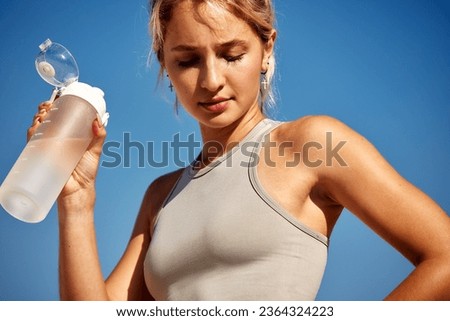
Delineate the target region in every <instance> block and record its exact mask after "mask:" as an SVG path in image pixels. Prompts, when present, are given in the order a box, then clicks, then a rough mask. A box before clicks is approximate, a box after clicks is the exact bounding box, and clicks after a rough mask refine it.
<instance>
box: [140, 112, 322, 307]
mask: <svg viewBox="0 0 450 321" xmlns="http://www.w3.org/2000/svg"><path fill="white" fill-rule="evenodd" d="M278 124H279V123H278V122H275V121H273V120H269V119H265V120H263V121H261V122H260V123H259V124H258V125H257V126H256V127H255V128H253V129H252V130H251V132H250V133H249V134H248V135H247V136H246V137H245V138H244V140H243V141H242V142H241V143H240V144H239V145H237V146H236V147H234V148H233V149H232V150H230V151H229V152H228V153H226V154H224V155H223V156H222V157H220V158H219V159H217V160H216V161H214V162H213V163H211V164H210V165H209V166H207V167H205V168H202V169H200V170H195V169H194V167H193V166H189V167H187V168H186V169H185V170H184V171H183V173H182V174H181V176H180V178H179V181H178V182H177V184H176V185H175V187H174V188H173V190H172V191H171V193H170V194H169V196H168V197H167V199H166V201H165V203H164V204H163V207H162V209H161V210H160V212H159V214H158V217H157V221H156V223H155V227H154V231H153V236H152V241H151V243H150V247H149V249H148V252H147V255H146V258H145V261H144V275H145V282H146V284H147V287H148V289H149V291H150V293H151V294H152V296H153V297H154V298H155V299H156V300H180V301H185V300H218V301H224V300H314V299H315V297H316V294H317V291H318V289H319V286H320V283H321V280H322V276H323V272H324V270H325V265H326V260H327V243H328V240H327V238H326V237H325V236H324V235H322V234H319V233H317V232H314V231H312V230H311V229H309V228H308V227H306V226H305V225H303V224H302V223H301V222H299V221H298V220H296V219H295V218H294V217H293V216H291V215H290V214H289V213H287V212H286V211H285V210H283V208H281V207H280V205H278V204H277V203H276V202H275V201H274V200H273V199H272V198H271V197H270V196H269V195H268V194H267V193H266V192H264V189H263V187H262V186H261V184H260V183H259V180H258V176H257V172H256V162H255V161H256V160H258V159H259V158H258V155H259V151H260V148H261V144H260V143H261V141H262V139H263V137H264V136H266V134H268V133H269V132H270V131H271V130H272V129H274V128H275V127H276V126H277V125H278Z"/></svg>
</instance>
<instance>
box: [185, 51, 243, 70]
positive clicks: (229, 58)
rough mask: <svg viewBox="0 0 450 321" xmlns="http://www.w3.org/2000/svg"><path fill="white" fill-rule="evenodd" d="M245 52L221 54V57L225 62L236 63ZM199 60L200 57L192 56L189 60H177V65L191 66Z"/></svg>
mask: <svg viewBox="0 0 450 321" xmlns="http://www.w3.org/2000/svg"><path fill="white" fill-rule="evenodd" d="M244 55H245V53H243V54H239V55H236V56H223V57H222V58H223V59H225V61H226V62H227V64H231V63H236V62H239V61H241V60H242V58H244ZM199 61H200V58H197V57H195V58H192V59H189V60H185V61H184V60H181V61H178V66H179V67H181V68H189V67H193V66H195V65H196V64H197V63H198V62H199Z"/></svg>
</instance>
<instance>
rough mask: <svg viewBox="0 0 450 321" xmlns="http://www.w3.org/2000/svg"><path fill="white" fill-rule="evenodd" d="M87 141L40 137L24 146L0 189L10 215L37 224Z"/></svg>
mask: <svg viewBox="0 0 450 321" xmlns="http://www.w3.org/2000/svg"><path fill="white" fill-rule="evenodd" d="M89 142H90V140H89V139H80V138H68V139H61V138H41V139H36V140H34V141H33V142H31V141H30V143H29V144H28V145H27V147H26V148H25V149H24V150H23V152H22V154H21V155H20V156H19V158H18V160H17V161H16V163H15V164H14V166H13V168H12V169H11V171H10V174H9V175H8V176H7V178H6V179H5V181H4V182H3V185H2V186H1V188H0V203H1V204H2V206H3V207H4V209H5V210H6V211H7V212H8V213H10V214H11V215H12V216H14V217H16V218H18V219H20V220H23V221H26V222H40V221H41V220H43V219H44V218H45V216H46V215H47V214H48V212H49V211H50V209H51V207H52V206H53V203H54V201H55V200H54V198H52V197H53V195H58V194H59V193H60V192H61V190H62V188H63V187H64V185H65V183H66V182H67V180H68V179H69V177H70V175H71V172H72V169H73V168H74V167H75V166H76V164H77V163H78V162H79V160H80V157H81V156H80V155H83V153H84V151H85V150H86V148H87V146H88V145H89Z"/></svg>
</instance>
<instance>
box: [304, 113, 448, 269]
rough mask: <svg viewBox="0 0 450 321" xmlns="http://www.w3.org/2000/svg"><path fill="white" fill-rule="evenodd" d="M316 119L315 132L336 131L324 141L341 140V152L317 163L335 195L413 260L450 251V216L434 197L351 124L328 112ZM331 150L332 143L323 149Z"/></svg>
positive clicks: (326, 188) (312, 126)
mask: <svg viewBox="0 0 450 321" xmlns="http://www.w3.org/2000/svg"><path fill="white" fill-rule="evenodd" d="M311 122H312V123H311V124H310V127H311V128H310V130H311V132H312V133H316V134H315V135H322V136H323V135H324V132H329V133H331V135H332V136H331V138H332V142H331V141H328V142H327V141H324V142H323V143H324V144H327V143H328V144H329V143H332V144H333V146H337V145H338V144H339V143H340V142H342V144H341V146H342V147H341V148H340V149H339V155H338V156H339V157H340V158H339V157H336V159H335V160H333V161H332V162H331V163H329V164H327V166H321V167H320V168H318V176H319V180H320V182H321V183H322V185H323V186H324V187H325V190H326V191H327V193H328V195H329V196H330V197H331V198H332V199H334V200H335V201H336V202H337V203H339V204H341V205H342V206H344V207H346V208H348V209H349V210H350V211H351V212H352V213H354V214H355V215H356V216H358V217H359V218H360V219H361V220H362V221H363V222H365V223H366V224H367V225H368V226H369V227H370V228H372V229H373V230H374V231H375V232H376V233H377V234H379V235H380V236H381V237H382V238H384V239H385V240H387V241H388V242H389V243H390V244H391V245H393V246H394V247H395V248H397V249H398V250H399V251H400V252H401V253H402V254H403V255H404V256H405V257H407V258H408V259H409V260H410V261H411V262H413V263H414V264H417V263H418V262H420V261H422V260H423V259H426V258H429V257H431V256H435V255H442V254H444V255H448V253H450V248H449V244H450V218H449V217H448V216H447V214H446V213H445V212H444V211H443V210H442V209H441V208H440V207H439V206H438V205H437V204H436V203H435V202H434V201H433V200H432V199H431V198H430V197H428V196H427V195H426V194H425V193H423V192H422V191H420V190H419V189H418V188H417V187H415V186H413V185H412V184H411V183H410V182H408V181H407V180H406V179H404V178H403V177H402V176H401V175H399V174H398V173H397V172H396V171H395V170H394V168H392V166H391V165H390V164H389V163H388V162H387V161H386V160H385V159H384V158H383V157H382V156H381V155H380V153H379V152H378V151H377V150H376V148H375V147H374V146H373V145H372V144H370V143H369V142H368V141H367V140H366V139H365V138H364V137H362V136H361V135H359V134H358V133H356V132H355V131H353V130H352V129H350V128H349V127H347V126H346V125H344V124H342V123H341V122H339V121H337V120H335V119H332V118H329V117H319V118H318V119H315V120H312V121H311ZM313 135H314V134H313ZM331 150H332V148H331V147H328V148H327V149H325V150H324V152H325V153H327V152H330V151H331ZM329 156H330V155H328V156H327V155H323V157H325V158H326V157H328V158H327V159H329ZM338 160H339V161H338ZM342 160H343V161H344V162H342ZM445 253H447V254H445Z"/></svg>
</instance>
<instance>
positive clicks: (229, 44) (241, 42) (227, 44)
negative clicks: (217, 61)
mask: <svg viewBox="0 0 450 321" xmlns="http://www.w3.org/2000/svg"><path fill="white" fill-rule="evenodd" d="M216 47H218V48H220V49H222V50H223V49H230V48H234V47H245V48H246V47H247V42H246V41H244V40H239V39H234V40H231V41H227V42H224V43H221V44H218V45H217V46H216ZM194 50H197V47H195V46H190V45H178V46H175V47H173V48H172V49H170V51H194Z"/></svg>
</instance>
